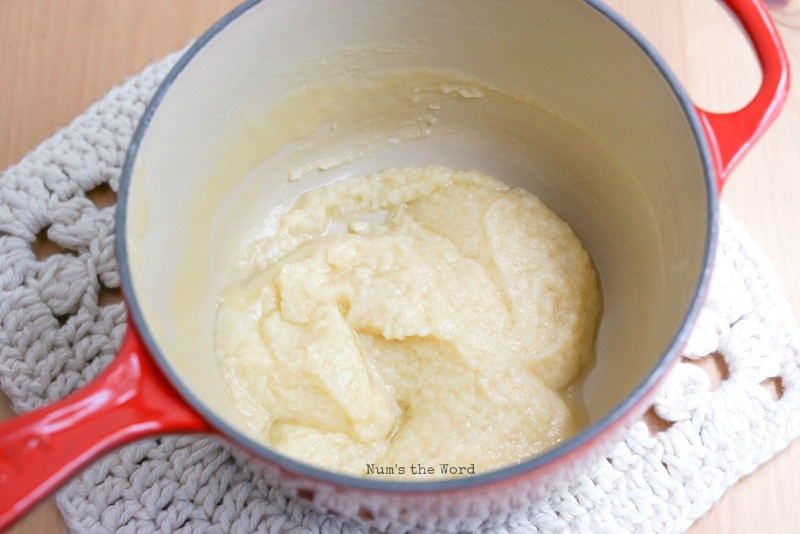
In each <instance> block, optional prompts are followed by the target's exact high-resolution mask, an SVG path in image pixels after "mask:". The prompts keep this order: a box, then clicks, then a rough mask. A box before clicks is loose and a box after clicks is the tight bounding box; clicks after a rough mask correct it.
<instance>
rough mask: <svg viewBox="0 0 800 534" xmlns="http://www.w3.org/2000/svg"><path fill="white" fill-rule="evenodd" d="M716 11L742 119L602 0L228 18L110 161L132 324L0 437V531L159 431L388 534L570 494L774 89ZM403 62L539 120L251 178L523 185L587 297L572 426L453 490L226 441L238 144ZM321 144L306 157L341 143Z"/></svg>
mask: <svg viewBox="0 0 800 534" xmlns="http://www.w3.org/2000/svg"><path fill="white" fill-rule="evenodd" d="M725 3H726V4H727V6H728V7H729V8H730V10H731V11H732V12H733V14H734V15H735V16H736V17H737V18H738V20H739V21H740V22H741V24H742V26H743V28H744V29H745V31H746V33H747V35H748V36H749V38H750V40H751V41H752V43H753V46H754V49H755V52H756V54H757V56H758V60H759V62H760V65H761V68H762V71H763V80H762V84H761V86H760V88H759V90H758V92H757V94H756V95H755V97H754V98H753V99H752V101H751V102H750V103H748V104H747V105H746V106H745V107H744V108H743V109H741V110H739V111H736V112H732V113H721V114H718V113H710V112H707V111H704V110H702V109H699V108H697V107H696V106H694V105H693V104H692V103H691V102H690V100H689V99H688V97H687V96H686V93H685V91H684V89H683V88H681V86H680V84H679V83H678V81H677V80H676V78H675V76H674V75H673V74H672V73H671V72H670V70H669V69H668V68H667V66H666V65H665V63H664V61H663V60H662V59H661V58H660V57H659V56H658V55H657V54H656V52H655V51H654V50H653V48H652V47H651V46H650V45H649V44H647V43H646V42H645V41H644V40H643V38H642V37H641V36H640V35H639V34H638V33H637V32H636V30H635V29H634V28H632V27H631V26H630V25H629V24H628V23H626V22H625V21H624V20H622V19H621V18H620V17H619V16H618V15H616V14H614V13H613V12H611V11H610V10H609V8H608V7H606V6H605V5H603V4H602V3H601V2H600V1H598V0H560V1H558V2H548V1H535V0H529V1H523V0H499V1H495V2H485V1H483V0H466V1H465V0H459V1H455V0H442V1H438V2H430V1H427V0H402V1H400V0H343V1H340V2H326V1H323V0H309V1H303V2H296V1H293V0H263V1H256V0H252V1H248V2H246V3H244V4H243V5H241V6H240V7H239V8H237V9H235V10H234V11H233V12H231V13H230V14H229V15H227V16H226V17H225V18H223V19H222V20H220V21H219V22H218V23H217V24H216V25H214V26H213V27H212V28H211V29H210V30H209V31H208V32H207V33H206V34H205V35H203V36H202V37H201V38H200V39H199V40H198V41H197V42H196V43H195V44H194V45H193V46H192V47H191V48H190V49H189V50H188V51H187V52H186V53H185V55H184V56H183V57H182V58H181V59H180V61H179V62H178V64H177V65H176V66H175V68H174V69H173V70H172V71H171V72H170V73H169V75H168V76H167V78H166V80H165V81H164V83H163V84H162V86H161V87H160V88H159V90H158V92H157V93H156V95H155V97H154V98H153V100H152V102H151V103H150V105H149V106H148V107H147V110H146V111H145V113H144V116H143V118H142V120H141V123H140V125H139V128H138V129H137V131H136V133H135V135H134V138H133V141H132V143H131V146H130V149H129V151H128V155H127V159H126V162H125V165H124V169H123V177H122V181H121V185H120V191H119V203H118V206H117V210H118V219H117V245H118V257H119V267H120V271H121V274H122V284H123V291H124V294H125V297H126V302H127V304H128V309H129V317H130V324H129V327H128V331H127V334H126V336H125V338H124V341H123V344H122V347H121V349H120V351H119V354H118V356H117V357H116V358H115V360H114V361H113V363H112V364H111V365H110V367H109V368H108V369H107V370H106V371H105V372H104V373H103V374H102V375H101V376H100V377H99V378H97V379H96V380H95V381H94V382H93V383H91V384H90V385H88V386H87V387H86V388H84V389H83V390H82V391H80V392H78V393H76V394H74V395H72V396H71V397H69V398H67V399H65V400H62V401H60V402H57V403H55V404H53V405H51V406H48V407H46V408H44V409H41V410H38V411H35V412H33V413H29V414H26V415H23V416H20V417H17V418H15V419H13V420H10V421H8V422H6V423H4V424H3V425H2V428H1V429H0V528H2V527H6V526H8V525H10V524H11V523H12V522H13V521H14V520H15V519H17V518H18V517H19V516H20V515H21V514H23V513H25V511H27V510H28V509H29V508H30V507H31V506H33V505H34V504H35V503H37V502H38V501H39V500H41V499H42V498H43V497H45V496H46V495H48V494H49V493H50V492H52V491H54V490H55V489H56V488H57V487H58V486H59V485H61V484H62V483H64V482H65V481H66V480H68V479H69V478H70V477H71V476H73V475H74V474H75V473H76V472H78V471H79V470H80V469H81V468H83V467H85V466H86V465H87V464H89V463H90V462H92V460H94V459H96V458H98V457H99V456H100V455H102V454H103V453H105V452H107V451H109V450H111V449H112V448H114V447H117V446H120V445H121V444H124V443H127V442H130V441H133V440H136V439H140V438H143V437H147V436H154V435H159V434H166V433H205V434H211V435H214V436H219V437H221V438H224V439H225V440H226V441H227V442H229V443H231V444H233V445H235V446H236V448H237V449H238V450H240V451H242V453H243V456H244V457H247V458H249V459H251V460H252V461H251V462H250V464H251V465H252V466H254V467H256V468H258V469H260V470H261V471H262V472H263V475H264V476H265V477H267V478H268V480H269V481H270V482H272V483H275V484H279V485H280V486H281V487H282V488H283V490H284V491H286V492H288V493H289V494H294V495H299V496H300V497H302V498H307V499H310V500H311V501H313V503H314V504H315V505H317V506H319V507H321V508H323V509H327V510H330V511H333V512H335V513H338V514H340V515H343V516H346V517H349V518H351V519H355V520H359V519H368V520H371V521H372V522H373V524H376V522H377V524H383V525H385V526H389V525H393V526H400V527H402V528H405V527H407V528H413V527H420V528H430V529H443V528H447V527H452V528H469V527H470V526H475V525H479V524H486V523H490V522H491V521H492V518H495V517H501V516H503V515H504V514H506V513H507V512H508V511H510V510H512V509H514V508H517V507H520V506H524V505H525V504H526V503H529V502H531V501H532V500H533V499H535V498H538V497H541V496H543V495H546V494H548V493H549V492H552V491H555V490H556V489H557V488H559V487H562V486H563V485H564V484H565V483H567V482H569V481H570V480H574V477H575V475H576V474H577V473H580V472H582V470H585V468H586V467H587V465H588V463H589V462H591V461H592V460H593V459H596V458H598V457H599V455H601V454H603V453H604V452H605V451H607V450H608V447H609V446H610V444H613V442H614V441H615V440H616V439H618V438H619V437H620V435H621V433H622V432H623V431H624V430H625V429H626V428H627V427H628V426H629V425H630V424H631V423H632V422H634V421H636V420H637V418H639V417H641V416H642V414H643V413H644V412H645V410H646V409H647V407H648V406H649V403H650V402H651V399H652V397H653V395H654V393H655V392H656V391H657V389H658V386H659V384H660V383H661V382H662V380H663V378H664V376H665V375H666V373H667V372H668V371H669V369H670V368H671V367H672V365H673V364H674V363H675V362H676V361H677V360H678V359H679V357H680V351H681V348H682V344H683V343H684V341H685V339H686V336H687V335H688V333H689V331H690V329H691V327H692V323H693V320H694V318H695V316H696V314H697V312H698V310H699V308H700V306H701V304H702V300H703V296H704V292H705V289H706V286H707V283H708V278H709V275H710V270H711V265H712V259H713V255H714V247H715V238H716V233H717V216H718V213H717V211H718V193H719V190H720V188H721V187H722V186H723V184H724V182H725V179H726V177H727V176H728V174H729V173H730V171H731V168H732V167H733V166H734V165H735V164H736V162H737V161H738V160H739V158H740V157H741V156H742V155H743V153H745V152H746V150H747V149H748V147H749V146H750V145H751V144H752V143H753V142H754V141H755V140H756V139H757V138H758V137H759V136H760V135H761V134H762V133H763V131H764V130H765V128H767V126H768V125H769V124H770V123H771V122H772V121H773V120H774V119H775V117H776V115H777V114H778V112H779V110H780V108H781V105H782V103H783V101H784V100H785V97H786V94H787V91H788V83H789V73H788V67H787V60H786V57H785V53H784V51H783V48H782V45H781V43H780V39H779V37H778V34H777V32H776V29H775V27H774V26H773V24H772V22H771V20H770V19H769V16H768V14H767V13H766V11H765V8H764V6H763V5H762V4H761V2H760V1H759V0H726V2H725ZM403 67H425V68H430V69H440V70H446V71H448V72H458V73H462V74H463V75H465V76H468V77H469V78H470V79H476V80H481V81H483V82H485V83H486V84H487V85H489V86H492V87H513V88H515V90H518V91H519V92H521V93H524V94H525V95H528V96H529V97H530V98H531V101H532V102H535V106H534V107H536V108H537V109H538V110H539V111H536V112H531V113H530V115H526V113H520V114H512V113H503V112H502V108H493V107H492V106H493V105H498V104H497V103H496V102H495V103H492V102H491V101H490V100H491V99H480V98H475V99H469V98H464V99H461V100H458V99H455V100H448V101H446V102H443V103H442V108H441V110H440V111H439V113H440V114H439V116H438V117H437V121H438V122H436V123H435V124H432V125H431V128H430V131H429V132H426V134H425V135H421V136H417V137H416V138H413V139H411V138H409V139H406V142H404V143H395V144H391V146H389V145H387V146H385V147H382V148H380V149H375V150H373V151H366V152H365V153H364V154H363V157H361V158H356V159H353V160H352V161H350V162H349V163H346V164H344V165H341V166H336V167H334V168H331V169H322V170H319V172H316V173H311V174H309V176H308V177H307V178H303V179H301V180H298V181H296V182H289V181H287V180H286V176H285V174H284V175H282V176H280V179H278V178H274V177H273V178H268V179H265V180H267V181H266V182H265V183H261V184H260V185H259V186H258V187H260V188H261V189H260V190H261V191H264V190H267V191H270V190H272V191H274V195H275V197H276V203H277V202H278V201H282V200H285V199H286V198H290V197H292V196H296V195H297V194H299V192H300V191H302V189H303V188H309V187H312V186H316V185H319V184H320V183H324V182H326V181H332V180H336V179H340V178H341V177H343V176H346V175H349V174H354V173H363V172H369V171H376V170H380V169H382V168H385V167H388V166H410V165H421V164H426V163H432V164H439V165H445V166H450V167H454V168H475V169H478V170H482V171H484V172H486V173H487V174H490V175H493V176H495V177H497V178H499V179H501V180H503V181H506V182H508V183H509V184H510V185H515V186H523V187H526V188H528V189H529V190H531V191H532V192H533V193H535V194H536V195H538V196H539V197H540V198H541V199H542V200H543V201H544V202H545V203H546V204H548V205H549V206H550V207H551V208H552V209H553V210H554V211H555V212H556V213H558V214H559V215H560V216H561V217H562V218H563V219H565V220H566V221H567V222H568V223H569V224H570V225H571V226H572V228H573V229H574V231H575V232H576V234H577V235H578V237H579V238H580V239H581V241H582V242H583V243H584V246H585V247H586V248H587V250H588V252H589V253H590V254H591V256H592V257H593V259H594V261H595V264H596V267H597V269H598V272H599V275H600V279H601V283H602V288H603V298H604V310H603V317H602V321H601V325H600V329H599V332H598V336H597V345H596V363H595V364H594V366H593V367H592V369H591V371H590V372H589V374H588V376H587V378H586V381H585V386H584V399H585V401H586V405H587V406H588V411H589V418H590V422H589V424H588V426H587V427H586V428H585V429H584V430H583V431H581V432H580V433H578V434H577V435H575V436H574V437H572V438H570V439H568V440H566V441H564V442H563V443H561V444H560V445H559V446H557V447H555V448H553V449H551V450H549V451H547V452H545V453H544V454H541V455H539V456H536V457H534V458H531V459H529V460H527V461H524V462H522V463H520V464H518V465H513V466H509V467H506V468H503V469H499V470H496V471H493V472H489V473H483V474H478V475H475V476H467V477H464V478H456V479H447V480H431V481H402V482H400V481H388V480H380V479H375V478H370V477H363V478H357V477H350V476H344V475H342V474H338V473H333V472H328V471H325V470H321V469H319V468H316V467H312V466H309V465H306V464H303V463H299V462H297V461H293V460H291V459H288V458H286V457H283V456H281V455H279V454H277V453H276V452H274V451H272V450H270V449H269V448H267V447H265V446H264V445H262V444H260V443H258V442H256V441H254V440H253V439H252V438H251V437H249V435H248V434H247V433H246V432H245V431H244V430H243V427H242V425H241V423H240V422H239V421H238V420H237V418H236V415H235V413H234V409H233V407H232V405H231V402H230V400H229V399H228V397H227V394H226V392H225V388H224V385H223V382H222V378H221V376H220V374H219V372H218V371H217V363H216V360H215V355H214V349H213V294H212V293H211V292H210V291H209V289H208V288H209V287H210V286H212V285H213V284H211V283H210V282H209V280H208V279H207V278H208V276H210V272H211V271H210V268H208V267H206V266H205V265H206V263H207V256H208V254H209V250H210V247H211V245H210V244H209V243H210V241H211V240H212V234H213V231H212V230H213V228H212V226H213V225H212V221H213V219H214V215H215V213H216V212H217V210H218V209H220V206H221V205H222V204H223V200H224V198H225V197H226V195H227V194H228V193H230V192H231V191H233V189H234V186H235V185H236V184H237V183H238V182H240V181H241V180H242V179H243V177H244V176H245V175H247V174H248V173H249V172H250V171H252V170H253V168H255V167H257V166H258V165H259V164H260V162H259V156H260V157H261V158H262V159H263V158H264V157H265V154H263V153H259V151H258V146H257V144H252V146H251V145H248V143H247V142H246V139H247V138H248V137H247V132H248V131H252V128H256V129H258V128H262V129H263V127H264V126H263V125H260V126H259V123H258V117H259V116H263V115H264V113H265V112H266V111H265V110H269V109H270V107H271V106H274V105H276V103H278V102H280V101H282V99H285V98H286V97H287V95H291V94H292V92H293V91H296V90H298V89H299V88H301V87H309V86H313V85H314V84H324V83H326V81H328V80H331V79H334V78H336V79H342V78H344V79H352V80H353V83H354V84H355V85H354V87H358V82H359V80H362V81H363V80H365V79H368V78H369V77H370V76H372V75H373V74H375V73H378V72H383V71H386V70H391V69H399V68H403ZM348 76H349V78H348ZM337 77H338V78H337ZM731 83H734V82H733V81H731ZM467 96H469V95H467ZM357 100H358V99H357V98H356V100H355V101H357ZM343 105H344V104H343ZM532 106H533V104H532ZM353 109H354V110H356V111H355V112H356V113H357V110H358V109H359V108H358V107H357V106H354V107H353ZM384 111H385V110H384ZM259 114H261V115H259ZM248 117H256V118H255V119H253V120H250V121H248ZM533 119H535V120H533ZM253 124H256V126H253ZM287 124H290V123H287ZM284 126H285V125H284ZM248 128H251V130H248ZM331 130H333V129H331ZM340 130H341V131H344V132H345V133H341V134H339V133H337V132H332V133H331V134H330V135H331V137H330V139H329V140H328V141H329V142H328V143H327V144H326V146H336V145H337V143H339V144H340V145H341V146H344V147H346V146H347V143H348V142H349V141H350V139H348V138H346V137H342V138H337V137H336V135H342V136H344V135H353V136H357V135H359V134H358V133H357V132H356V133H353V132H355V131H356V130H357V129H355V130H352V129H351V130H350V133H349V134H347V133H346V131H347V130H348V129H347V128H341V129H340ZM243 132H244V133H243ZM262 134H263V131H262ZM253 136H254V137H258V135H256V134H253ZM242 140H245V141H242ZM353 140H354V142H355V141H358V139H356V138H355V137H354V138H353ZM360 141H363V139H361V140H360ZM233 153H235V154H236V155H235V157H233V156H231V154H233ZM226 158H227V159H226ZM265 176H266V175H265ZM269 180H273V181H269ZM187 257H188V258H192V257H194V258H196V259H197V261H195V260H192V261H194V262H195V263H194V264H193V265H194V268H193V269H192V270H191V276H187V274H186V272H185V271H182V270H181V262H183V261H185V260H186V258H187ZM204 258H205V259H204ZM381 522H382V523H381Z"/></svg>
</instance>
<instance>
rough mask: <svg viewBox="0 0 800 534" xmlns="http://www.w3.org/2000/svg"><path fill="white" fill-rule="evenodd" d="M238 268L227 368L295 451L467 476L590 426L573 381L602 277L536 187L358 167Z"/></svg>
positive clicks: (585, 353)
mask: <svg viewBox="0 0 800 534" xmlns="http://www.w3.org/2000/svg"><path fill="white" fill-rule="evenodd" d="M237 269H238V270H239V273H240V274H241V276H240V281H239V282H237V283H235V284H233V285H232V286H231V287H229V288H228V289H227V290H226V291H225V292H224V293H223V294H222V295H221V296H220V299H219V309H218V317H217V331H216V341H217V350H218V353H219V357H220V362H221V366H222V369H223V373H224V377H225V380H226V383H227V385H228V388H229V390H230V393H231V395H232V397H233V399H234V402H235V403H236V406H237V407H238V408H239V410H240V411H241V412H242V414H243V417H244V418H245V420H246V422H247V425H248V427H249V428H250V430H251V431H252V432H253V433H254V434H255V435H256V436H257V437H258V438H260V439H262V440H263V441H264V442H265V443H267V444H268V445H270V446H272V447H274V448H275V449H277V450H279V451H281V452H283V453H285V454H287V455H289V456H292V457H295V458H297V459H299V460H302V461H305V462H308V463H311V464H315V465H318V466H321V467H325V468H329V469H332V470H335V471H340V472H345V473H349V474H353V475H363V476H386V475H389V476H402V477H419V476H427V477H429V478H433V477H441V476H451V475H454V474H456V475H457V474H461V475H463V474H469V473H473V472H474V473H480V472H483V471H486V470H490V469H492V468H496V467H500V466H504V465H508V464H512V463H515V462H518V461H520V460H523V459H525V458H528V457H530V456H531V455H534V454H536V453H538V452H540V451H542V450H544V449H547V448H549V447H551V446H553V445H554V444H556V443H557V442H559V441H560V440H562V439H564V438H565V437H567V436H569V435H570V434H571V433H573V432H575V431H576V430H577V427H578V426H579V425H580V424H581V423H582V422H583V421H582V414H581V410H580V407H579V404H580V403H579V402H577V401H576V399H575V398H573V397H574V396H577V393H576V392H575V391H574V387H572V386H574V384H575V382H576V379H577V378H578V376H579V374H580V373H581V370H582V368H583V367H584V365H585V364H586V363H587V362H588V361H589V360H590V358H591V354H592V344H593V340H594V334H595V331H596V328H597V321H598V317H599V313H600V295H599V288H598V281H597V277H596V274H595V271H594V269H593V266H592V264H591V261H590V259H589V256H588V254H587V253H586V252H585V251H584V250H583V248H582V247H581V244H580V242H579V241H578V239H577V238H576V237H575V235H574V234H573V232H572V231H571V230H570V228H569V226H568V225H567V224H566V223H564V222H563V221H561V220H560V219H559V218H558V217H557V216H556V215H555V214H554V213H553V212H552V211H550V210H549V209H548V208H547V207H546V206H544V205H543V204H542V203H541V202H540V201H539V200H538V199H537V198H536V197H534V196H533V195H531V194H530V193H528V192H526V191H523V190H519V189H509V188H507V187H506V186H504V185H503V184H502V183H501V182H499V181H497V180H495V179H494V178H491V177H488V176H486V175H483V174H480V173H478V172H464V171H453V170H450V169H445V168H441V167H424V168H403V169H390V170H386V171H383V172H381V173H378V174H374V175H370V176H364V177H359V178H350V179H347V180H344V181H342V182H339V183H337V184H333V185H330V186H326V187H323V188H321V189H316V190H312V191H309V192H308V193H306V194H304V195H303V196H302V197H300V199H299V200H298V201H297V203H296V204H294V205H293V206H292V207H291V208H290V209H288V211H287V212H286V213H285V214H284V215H283V216H282V217H281V218H280V219H279V223H278V225H277V228H276V231H275V232H274V234H273V235H272V236H271V237H269V238H267V239H264V240H262V241H259V242H257V243H254V244H253V245H252V246H251V247H250V248H248V250H247V251H246V253H245V254H243V256H242V258H240V261H239V262H238V266H237ZM443 464H446V465H447V466H448V467H447V468H446V469H443V468H442V465H443ZM430 467H433V468H434V472H433V473H431V472H430V471H429V470H428V469H429V468H430ZM422 468H424V469H425V471H424V472H422V473H421V472H420V471H421V469H422ZM452 468H455V469H452Z"/></svg>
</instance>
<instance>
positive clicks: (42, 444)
mask: <svg viewBox="0 0 800 534" xmlns="http://www.w3.org/2000/svg"><path fill="white" fill-rule="evenodd" d="M210 430H211V428H210V427H209V425H208V423H207V422H206V421H205V420H204V419H203V418H202V417H201V416H200V415H199V414H197V412H195V411H194V410H193V409H192V408H190V407H189V406H188V404H186V402H185V401H184V400H183V399H182V398H181V397H180V395H179V394H178V393H177V391H176V390H175V389H174V388H173V386H172V385H171V384H170V383H169V382H168V381H167V379H166V378H165V377H164V375H163V374H162V373H161V371H160V370H159V369H158V367H157V366H156V364H155V363H154V362H153V361H152V359H151V357H150V356H149V354H148V353H147V350H146V348H145V346H144V343H143V342H142V340H141V338H140V337H139V335H138V333H137V332H136V330H135V329H134V328H133V326H131V325H129V326H128V331H127V332H126V334H125V339H124V340H123V343H122V347H121V348H120V351H119V353H118V354H117V355H116V357H115V358H114V360H113V361H112V363H111V364H110V366H109V367H108V368H107V369H106V370H105V371H104V372H103V373H102V374H101V375H100V376H98V377H97V378H96V379H95V380H94V381H93V382H92V383H90V384H89V385H88V386H86V387H85V388H83V389H82V390H80V391H79V392H77V393H75V394H73V395H71V396H69V397H67V398H65V399H63V400H61V401H58V402H56V403H54V404H52V405H48V406H46V407H44V408H41V409H38V410H34V411H32V412H30V413H27V414H25V415H22V416H19V417H16V418H14V419H11V420H9V421H8V422H6V423H3V424H2V425H0V531H3V530H4V529H5V528H7V527H8V526H10V525H11V524H12V523H14V522H15V521H16V520H17V519H19V518H20V517H22V515H23V514H25V512H27V511H28V510H29V509H30V508H31V507H33V506H34V505H35V504H37V503H38V502H39V501H41V500H42V499H43V498H45V497H46V496H47V495H49V494H50V493H51V492H53V491H55V490H56V489H57V488H58V487H59V486H60V485H61V484H63V483H64V482H66V481H67V480H69V479H70V478H71V477H72V476H73V475H75V474H77V472H78V471H80V470H81V469H82V468H84V467H85V466H87V465H88V464H89V463H90V462H92V461H93V460H95V459H97V458H98V457H99V456H100V455H101V454H103V453H105V452H107V451H109V450H110V449H112V448H114V447H117V446H119V445H122V444H124V443H128V442H131V441H134V440H136V439H139V438H142V437H146V436H152V435H156V434H165V433H170V432H207V431H210Z"/></svg>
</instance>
